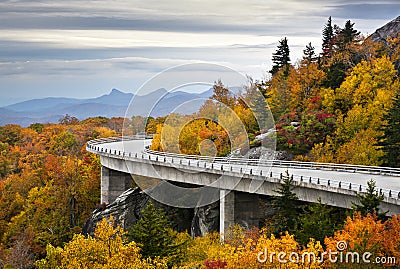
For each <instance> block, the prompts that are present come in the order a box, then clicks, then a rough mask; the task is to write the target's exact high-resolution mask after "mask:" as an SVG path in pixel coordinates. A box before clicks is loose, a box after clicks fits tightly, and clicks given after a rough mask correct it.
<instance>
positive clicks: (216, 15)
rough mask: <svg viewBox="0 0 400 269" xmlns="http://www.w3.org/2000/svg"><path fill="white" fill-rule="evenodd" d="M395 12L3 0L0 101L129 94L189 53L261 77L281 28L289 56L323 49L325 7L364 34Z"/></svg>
mask: <svg viewBox="0 0 400 269" xmlns="http://www.w3.org/2000/svg"><path fill="white" fill-rule="evenodd" d="M399 11H400V3H399V1H398V0H387V1H385V0H383V1H369V0H362V1H357V0H329V1H321V0H301V1H299V0H298V1H294V0H264V1H261V0H229V1H225V0H223V1H218V0H212V1H208V0H185V1H182V0H173V1H162V0H161V1H160V0H157V1H154V0H146V1H143V0H92V1H76V0H36V1H28V0H2V1H1V2H0V106H2V105H6V104H10V103H13V102H16V101H20V100H24V99H31V98H41V97H47V96H64V97H76V98H87V97H96V96H99V95H102V94H105V93H108V92H109V91H110V90H111V89H112V88H118V89H120V90H122V91H125V92H133V93H134V92H135V91H136V89H138V88H139V87H140V85H142V84H143V83H144V82H145V81H147V80H148V79H150V78H151V77H152V76H153V75H155V74H157V73H158V72H161V71H162V70H164V69H165V68H170V67H173V66H176V65H179V64H184V63H193V62H206V63H208V62H210V63H218V64H222V65H225V66H227V67H230V68H233V69H236V70H238V71H239V72H241V73H243V74H246V75H250V76H252V77H253V78H254V79H261V78H262V77H263V76H265V74H266V71H268V70H269V69H270V68H271V60H270V59H271V54H272V53H273V52H274V51H275V49H276V46H277V42H278V41H279V40H280V39H281V38H283V37H285V36H286V37H287V38H288V43H289V46H290V50H291V58H292V62H295V60H296V59H298V58H300V57H301V54H302V50H303V49H304V47H305V45H306V44H307V43H308V42H312V44H313V45H314V46H315V47H316V50H317V51H318V52H319V50H320V47H321V44H320V43H321V31H322V29H323V27H324V24H325V23H326V21H327V18H328V17H329V16H332V20H333V23H334V24H338V25H339V26H343V25H344V22H345V21H346V20H348V19H350V20H351V21H353V22H355V27H356V28H357V29H358V30H359V31H361V32H362V34H364V35H365V36H366V35H368V34H371V33H372V32H374V31H375V30H376V29H377V28H379V27H381V26H383V25H384V24H386V23H387V22H389V21H390V20H392V19H394V18H396V17H397V16H398V15H400V14H399Z"/></svg>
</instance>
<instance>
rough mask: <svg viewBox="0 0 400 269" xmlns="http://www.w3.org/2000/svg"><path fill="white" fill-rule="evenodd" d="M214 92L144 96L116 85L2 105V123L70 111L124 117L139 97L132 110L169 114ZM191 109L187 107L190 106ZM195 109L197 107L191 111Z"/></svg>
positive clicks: (54, 118) (42, 119)
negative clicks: (95, 92)
mask: <svg viewBox="0 0 400 269" xmlns="http://www.w3.org/2000/svg"><path fill="white" fill-rule="evenodd" d="M211 95H212V89H209V90H207V91H205V92H202V93H188V92H183V91H176V92H170V93H169V92H167V90H165V89H163V88H161V89H158V90H156V91H153V92H151V93H149V94H146V95H143V96H139V95H137V96H135V95H134V94H132V93H124V92H121V91H120V90H117V89H112V90H111V92H110V93H109V94H104V95H102V96H99V97H96V98H89V99H76V98H64V97H60V98H58V97H48V98H42V99H32V100H27V101H23V102H19V103H16V104H12V105H8V106H5V107H2V108H0V125H5V124H19V125H21V126H29V125H30V124H32V123H57V122H58V121H59V120H60V119H61V118H62V117H63V116H65V115H66V114H68V115H70V116H74V117H77V118H78V119H81V120H82V119H86V118H89V117H97V116H103V117H109V118H111V117H124V116H125V113H126V111H127V108H128V106H129V103H130V102H131V100H132V98H134V97H135V105H136V106H135V107H134V108H132V109H131V110H130V112H131V113H133V114H134V115H142V116H147V115H144V114H143V111H148V108H149V107H153V106H154V108H153V110H152V112H151V116H153V117H158V116H165V115H167V114H169V113H171V112H172V111H173V109H174V108H176V107H179V106H180V105H181V104H183V103H184V102H187V101H189V100H194V99H205V98H208V97H210V96H211ZM202 103H203V102H197V103H196V105H193V106H191V107H190V109H189V110H188V111H185V112H186V113H193V112H195V111H196V110H197V109H198V108H199V107H200V106H201V104H202ZM186 110H187V109H186ZM191 110H193V111H191Z"/></svg>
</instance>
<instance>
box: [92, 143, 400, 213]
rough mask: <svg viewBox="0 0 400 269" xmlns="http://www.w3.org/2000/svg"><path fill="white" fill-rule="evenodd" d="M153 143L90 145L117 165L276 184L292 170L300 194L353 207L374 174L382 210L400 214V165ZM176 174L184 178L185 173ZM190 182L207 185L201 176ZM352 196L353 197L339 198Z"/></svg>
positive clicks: (105, 161) (104, 160)
mask: <svg viewBox="0 0 400 269" xmlns="http://www.w3.org/2000/svg"><path fill="white" fill-rule="evenodd" d="M150 143H151V139H145V137H129V138H121V137H116V138H106V139H98V140H92V141H89V142H88V144H87V150H88V151H90V152H92V153H95V154H99V155H100V156H101V161H102V165H103V166H106V167H108V166H113V165H110V164H111V162H110V161H111V160H119V161H124V162H125V163H132V164H136V165H139V164H143V165H144V164H148V165H153V166H154V165H156V166H158V167H164V168H165V169H167V168H168V169H171V168H172V169H174V168H175V169H176V168H182V169H186V170H188V169H189V170H193V171H197V172H202V173H208V174H210V175H212V174H217V175H221V174H226V175H229V176H240V177H243V178H249V179H250V178H253V179H257V180H263V181H265V182H270V183H273V184H274V185H275V187H276V184H279V182H280V178H282V176H284V175H285V173H286V171H288V173H289V174H290V175H291V176H292V177H293V179H294V181H295V182H296V183H295V184H296V185H298V186H299V187H300V188H299V189H300V190H299V191H298V193H297V194H298V196H299V198H300V199H302V200H305V201H316V199H317V198H318V196H321V194H323V195H322V196H325V199H322V201H323V202H326V203H328V204H330V205H335V206H340V207H347V208H349V207H350V206H351V201H354V200H355V197H356V194H357V193H360V192H365V190H366V188H367V181H368V180H370V179H373V180H375V181H376V185H377V190H378V191H379V192H380V193H382V194H384V197H385V198H384V201H383V202H382V209H385V210H389V212H388V214H399V213H400V169H398V168H389V167H376V166H361V165H346V164H332V163H312V162H293V161H279V160H265V161H263V160H261V161H259V160H254V159H244V158H210V157H205V156H193V155H182V154H170V153H163V152H155V151H150V150H148V149H147V146H148V145H149V144H150ZM121 167H122V168H121ZM123 167H125V166H124V165H121V164H120V163H119V164H118V167H117V166H115V165H114V166H113V167H108V168H111V169H116V170H120V171H121V172H125V173H126V172H128V171H127V170H126V168H123ZM141 171H144V170H143V169H142V170H141ZM142 173H143V172H142ZM144 174H145V172H144ZM144 174H142V175H144ZM165 175H167V174H165ZM145 176H148V175H145ZM175 176H176V177H177V178H179V175H175ZM177 178H168V176H164V178H163V179H167V180H171V181H180V180H179V179H177ZM181 182H182V181H181ZM185 182H187V181H185ZM190 183H194V184H198V185H202V184H205V183H204V182H201V180H200V181H199V182H190ZM269 189H270V188H269ZM301 189H303V192H302V190H301ZM239 190H240V191H247V192H254V193H259V194H267V195H271V192H270V191H257V190H251V191H249V190H246V189H243V188H242V189H239ZM304 190H305V193H304ZM312 190H316V192H315V193H314V192H312ZM310 191H311V192H310ZM336 194H340V195H339V196H338V195H336ZM312 196H314V197H312ZM346 196H348V197H349V198H350V199H349V200H346V201H338V200H341V199H343V197H346Z"/></svg>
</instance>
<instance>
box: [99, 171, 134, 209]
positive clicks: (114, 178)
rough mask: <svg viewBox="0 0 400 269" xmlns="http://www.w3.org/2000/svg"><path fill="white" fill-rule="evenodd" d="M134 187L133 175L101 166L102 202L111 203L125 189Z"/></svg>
mask: <svg viewBox="0 0 400 269" xmlns="http://www.w3.org/2000/svg"><path fill="white" fill-rule="evenodd" d="M131 187H132V176H131V175H130V174H128V173H124V172H120V171H116V170H112V169H109V168H107V167H104V166H102V167H101V199H100V201H101V203H106V204H110V203H112V202H114V201H115V199H116V198H117V197H118V196H119V195H121V194H122V193H123V192H124V191H126V190H127V189H129V188H131Z"/></svg>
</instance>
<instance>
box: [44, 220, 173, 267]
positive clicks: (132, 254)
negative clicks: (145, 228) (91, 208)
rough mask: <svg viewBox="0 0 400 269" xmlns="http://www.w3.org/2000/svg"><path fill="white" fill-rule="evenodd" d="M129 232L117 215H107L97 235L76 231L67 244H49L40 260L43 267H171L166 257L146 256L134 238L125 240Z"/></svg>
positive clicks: (99, 226) (98, 228)
mask: <svg viewBox="0 0 400 269" xmlns="http://www.w3.org/2000/svg"><path fill="white" fill-rule="evenodd" d="M124 235H125V232H124V231H123V230H122V228H121V227H119V226H117V227H114V221H113V218H112V217H110V219H109V220H107V219H105V218H104V219H103V220H102V221H101V222H100V223H99V224H98V225H97V227H96V230H95V233H94V236H93V237H90V236H89V237H84V236H83V235H81V234H76V235H75V236H74V238H73V239H72V240H71V241H70V242H68V243H67V244H66V245H65V246H64V248H60V247H57V248H55V247H53V246H51V245H48V246H47V256H46V258H45V259H42V260H39V261H38V262H37V263H36V265H37V267H38V268H39V269H54V268H60V269H75V268H82V269H96V268H102V269H115V268H121V269H125V268H126V269H142V268H144V269H147V268H148V269H150V268H157V269H158V268H167V266H166V264H165V262H164V261H162V260H150V259H147V260H144V259H142V258H141V255H140V254H139V251H140V249H139V248H138V247H137V246H136V244H135V243H134V242H131V243H125V240H124Z"/></svg>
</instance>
